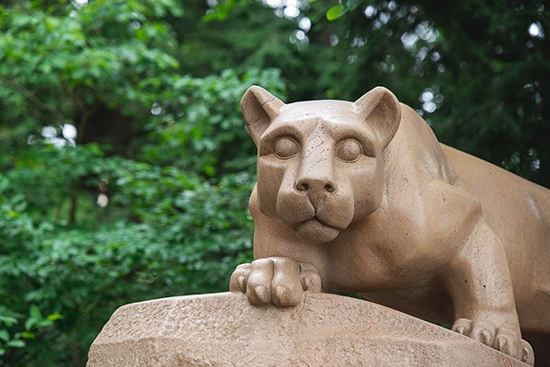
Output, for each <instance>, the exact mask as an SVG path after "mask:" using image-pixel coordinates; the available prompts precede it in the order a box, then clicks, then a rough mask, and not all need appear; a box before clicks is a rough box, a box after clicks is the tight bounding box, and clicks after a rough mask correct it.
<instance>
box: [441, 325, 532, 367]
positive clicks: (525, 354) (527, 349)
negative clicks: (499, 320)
mask: <svg viewBox="0 0 550 367" xmlns="http://www.w3.org/2000/svg"><path fill="white" fill-rule="evenodd" d="M452 330H453V331H456V332H457V333H460V334H462V335H466V336H469V337H470V338H473V339H475V340H477V341H479V342H480V343H483V344H485V345H488V346H489V347H492V348H495V349H496V350H499V351H501V352H503V353H505V354H508V355H509V356H511V357H514V358H516V359H519V360H520V361H522V362H525V363H527V364H529V365H531V366H532V365H533V364H534V363H535V354H534V352H533V348H532V347H531V345H530V344H529V343H527V342H526V341H525V340H522V339H521V337H520V335H519V334H518V332H516V331H515V330H513V329H510V328H507V327H502V328H498V327H496V326H495V325H494V324H493V323H491V322H489V321H485V320H477V321H472V320H470V319H465V318H461V319H458V320H456V321H455V322H454V323H453V327H452Z"/></svg>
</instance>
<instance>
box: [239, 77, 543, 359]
mask: <svg viewBox="0 0 550 367" xmlns="http://www.w3.org/2000/svg"><path fill="white" fill-rule="evenodd" d="M241 107H242V110H243V115H244V119H245V120H246V123H247V126H248V129H249V132H250V135H251V136H252V139H253V140H254V142H255V144H256V146H257V148H258V170H257V173H258V182H257V184H256V187H255V188H254V191H253V192H252V196H251V198H250V211H251V213H252V217H253V218H254V223H255V233H254V258H255V260H254V261H253V262H252V263H251V264H242V265H239V266H238V267H237V269H236V270H235V272H234V273H233V275H232V277H231V282H230V290H231V291H232V292H243V293H245V294H246V295H247V297H248V299H249V300H250V302H251V303H252V304H255V305H263V304H269V303H273V304H274V305H276V306H280V307H292V306H295V305H297V304H298V303H299V302H300V300H301V298H302V294H303V292H305V291H323V292H337V291H338V292H357V293H360V294H361V295H363V296H364V297H365V298H367V299H368V300H370V301H373V302H376V303H380V304H382V305H385V306H388V307H391V308H394V309H397V310H400V311H403V312H406V313H408V314H411V315H413V316H417V317H420V318H423V319H428V320H431V321H434V322H438V323H446V324H452V330H454V331H456V332H458V333H461V334H464V335H466V336H469V337H471V338H474V339H476V340H478V341H479V342H481V343H484V344H486V345H488V346H490V347H493V348H495V349H497V350H499V351H502V352H504V353H507V354H509V355H510V356H512V357H514V358H517V359H519V360H521V361H525V362H527V363H530V364H531V365H532V364H533V363H534V358H535V356H534V354H535V353H536V358H537V365H538V366H550V347H549V346H550V190H548V189H546V188H543V187H541V186H538V185H536V184H534V183H531V182H528V181H526V180H524V179H522V178H520V177H518V176H516V175H514V174H512V173H510V172H507V171H505V170H504V169H501V168H499V167H496V166H494V165H492V164H490V163H487V162H485V161H483V160H480V159H478V158H475V157H473V156H470V155H468V154H466V153H463V152H461V151H458V150H455V149H453V148H450V147H448V146H446V145H443V144H440V143H439V142H438V141H437V138H436V137H435V135H434V133H433V132H432V130H431V129H430V127H429V126H428V124H427V123H426V122H425V121H424V120H423V119H422V118H421V117H420V116H419V115H418V114H417V113H416V112H415V111H414V110H413V109H411V108H410V107H408V106H406V105H404V104H400V103H399V101H398V100H397V98H396V97H395V96H394V95H393V94H392V93H391V92H390V91H389V90H387V89H385V88H382V87H377V88H375V89H373V90H371V91H370V92H368V93H366V94H365V95H363V96H362V97H361V98H359V99H358V100H357V101H355V102H353V103H352V102H346V101H338V100H320V101H307V102H297V103H290V104H284V103H283V102H282V101H281V100H279V99H277V98H276V97H274V96H273V95H271V94H270V93H269V92H267V91H266V90H264V89H262V88H260V87H257V86H254V87H251V88H250V89H249V90H248V91H247V92H246V93H245V95H244V96H243V99H242V102H241ZM524 339H525V340H524ZM526 340H527V341H529V343H530V344H531V345H532V346H533V348H534V349H535V353H534V352H533V348H531V345H530V344H529V343H527V341H526ZM545 346H546V348H545Z"/></svg>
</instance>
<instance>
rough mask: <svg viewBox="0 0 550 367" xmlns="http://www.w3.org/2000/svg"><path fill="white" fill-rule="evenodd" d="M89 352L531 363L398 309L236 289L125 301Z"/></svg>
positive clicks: (207, 359) (327, 361)
mask: <svg viewBox="0 0 550 367" xmlns="http://www.w3.org/2000/svg"><path fill="white" fill-rule="evenodd" d="M88 358H89V359H88V363H87V367H107V366H109V367H113V366H116V367H126V366H128V367H129V366H132V367H136V366H140V367H141V366H151V367H161V366H162V367H182V366H201V367H202V366H204V367H206V366H283V367H284V366H453V367H461V366H475V367H481V366H487V367H489V366H490V367H493V366H504V367H512V366H517V367H520V366H527V364H524V363H522V362H519V361H517V360H515V359H513V358H510V357H508V356H507V355H505V354H502V353H500V352H498V351H496V350H494V349H491V348H489V347H486V346H484V345H482V344H480V343H478V342H476V341H474V340H472V339H470V338H467V337H465V336H462V335H459V334H457V333H455V332H452V331H450V330H447V329H444V328H442V327H439V326H437V325H434V324H431V323H428V322H425V321H422V320H420V319H417V318H414V317H411V316H409V315H406V314H404V313H401V312H399V311H395V310H392V309H390V308H387V307H384V306H380V305H378V304H375V303H371V302H367V301H361V300H357V299H353V298H348V297H342V296H336V295H331V294H320V293H309V292H308V293H306V295H305V296H304V299H303V301H302V302H301V303H300V304H299V305H298V306H297V307H294V308H278V307H275V306H273V305H268V306H259V307H258V306H252V305H251V304H250V303H249V302H248V300H247V298H246V296H245V295H243V294H236V293H217V294H209V295H200V296H185V297H171V298H164V299H157V300H152V301H146V302H139V303H133V304H129V305H125V306H122V307H120V308H119V309H118V310H116V311H115V313H114V314H113V316H112V317H111V319H110V320H109V322H108V323H107V324H106V325H105V327H104V328H103V330H102V331H101V333H100V334H99V335H98V337H97V339H96V340H95V341H94V343H93V344H92V346H91V348H90V352H89V355H88Z"/></svg>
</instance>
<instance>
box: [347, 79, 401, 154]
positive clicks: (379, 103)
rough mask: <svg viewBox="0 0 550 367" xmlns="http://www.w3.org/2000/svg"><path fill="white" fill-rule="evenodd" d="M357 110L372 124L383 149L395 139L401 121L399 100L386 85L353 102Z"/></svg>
mask: <svg viewBox="0 0 550 367" xmlns="http://www.w3.org/2000/svg"><path fill="white" fill-rule="evenodd" d="M353 106H354V108H355V111H356V112H357V113H358V114H359V116H361V117H362V118H363V120H364V121H365V122H367V123H368V124H369V126H371V127H372V128H373V129H374V131H375V133H376V136H378V140H380V143H381V144H382V150H383V149H384V148H386V146H387V145H388V144H389V143H390V141H391V140H392V139H393V136H394V135H395V133H396V132H397V129H398V128H399V123H400V122H401V106H400V105H399V101H398V100H397V98H396V97H395V96H394V95H393V93H392V92H390V91H389V90H388V89H386V88H384V87H376V88H374V89H373V90H371V91H370V92H368V93H366V94H365V95H363V96H362V97H361V98H359V99H358V100H357V101H355V102H354V103H353Z"/></svg>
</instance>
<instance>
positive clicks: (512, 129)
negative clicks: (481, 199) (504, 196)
mask: <svg viewBox="0 0 550 367" xmlns="http://www.w3.org/2000/svg"><path fill="white" fill-rule="evenodd" d="M548 7H549V4H548V3H547V2H544V1H542V0H540V1H527V0H525V1H524V0H521V1H520V0H516V1H504V0H487V1H482V0H464V1H456V2H451V1H426V0H399V1H398V0H395V1H394V0H392V1H373V0H348V1H346V0H343V2H342V3H338V2H337V0H326V1H323V0H318V1H315V2H309V1H308V0H241V1H237V0H206V1H205V0H139V1H138V0H108V1H107V0H73V1H68V0H34V1H21V0H3V1H2V2H1V5H0V365H5V366H84V364H85V362H86V359H87V351H88V349H89V346H90V344H91V342H92V341H93V339H94V338H95V336H96V335H97V334H98V333H99V331H100V330H101V327H102V326H103V325H104V324H105V322H106V321H107V320H108V318H109V316H110V315H111V314H112V312H113V311H114V310H115V309H116V308H117V307H119V306H120V305H122V304H125V303H129V302H134V301H141V300H146V299H152V298H158V297H167V296H174V295H183V294H192V293H206V292H217V291H226V290H227V289H228V279H229V275H230V273H231V271H232V270H233V269H234V267H235V266H236V265H237V264H238V263H241V262H244V261H250V260H251V258H252V231H253V223H252V221H251V218H250V215H249V213H248V210H247V201H248V197H249V195H250V190H251V188H252V186H253V184H254V180H255V147H254V145H253V143H252V140H251V139H250V138H249V137H248V134H247V132H246V129H245V127H244V122H243V119H242V117H241V115H240V109H239V101H240V98H241V96H242V94H243V93H244V91H245V90H246V89H247V88H248V87H249V86H251V85H253V84H258V85H261V86H263V87H264V88H266V89H268V90H270V91H271V92H272V93H274V94H275V95H277V96H278V97H280V98H281V99H283V100H285V101H297V100H305V99H318V98H338V99H347V100H355V99H357V98H358V97H360V96H361V95H362V94H363V93H365V92H366V91H368V90H370V89H371V88H373V87H374V86H376V85H384V86H386V87H388V88H389V89H391V90H392V91H393V92H394V93H395V94H396V96H397V97H398V98H399V99H400V100H401V101H402V102H404V103H407V104H409V105H410V106H412V107H413V108H414V109H416V110H417V111H418V113H419V114H421V115H423V117H424V118H425V119H426V120H427V121H428V123H429V124H430V125H431V126H432V128H433V129H434V130H435V132H436V134H437V135H438V137H439V139H440V140H441V141H442V142H444V143H446V144H449V145H452V146H455V147H457V148H460V149H462V150H465V151H467V152H470V153H472V154H474V155H477V156H479V157H482V158H484V159H486V160H489V161H491V162H493V163H495V164H497V165H499V166H502V167H504V168H506V169H508V170H511V171H512V172H515V173H518V174H520V175H522V176H523V177H526V178H528V179H530V180H533V181H535V182H537V183H540V184H541V185H544V186H546V187H549V186H550V116H549V115H550V110H549V104H548V102H549V101H550V91H549V88H550V85H549V82H550V80H549V79H550V55H549V54H550V45H549V42H548V37H549V35H548V30H549V29H550V27H549V26H550V9H548ZM327 17H329V18H334V19H335V20H334V21H329V20H328V19H327Z"/></svg>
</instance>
